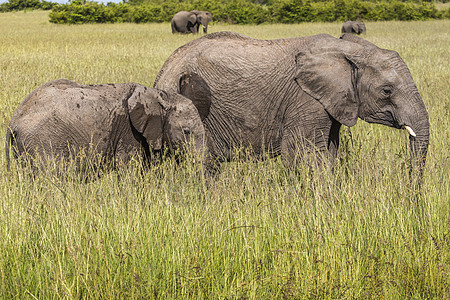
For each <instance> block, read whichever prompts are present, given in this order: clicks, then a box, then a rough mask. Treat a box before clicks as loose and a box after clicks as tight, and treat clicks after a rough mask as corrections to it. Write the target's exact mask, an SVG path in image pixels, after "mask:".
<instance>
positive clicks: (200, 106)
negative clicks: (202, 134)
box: [178, 73, 211, 121]
mask: <svg viewBox="0 0 450 300" xmlns="http://www.w3.org/2000/svg"><path fill="white" fill-rule="evenodd" d="M178 88H179V91H178V92H179V93H180V94H181V95H183V96H185V97H186V98H188V99H190V100H191V101H192V103H194V106H195V107H196V108H197V110H198V113H199V115H200V118H201V120H202V121H203V120H204V119H205V118H206V117H207V116H208V115H209V109H210V107H211V90H210V88H209V86H208V84H207V83H206V81H205V80H204V79H203V78H201V77H200V76H199V75H198V74H196V73H186V74H183V75H182V76H181V77H180V81H179V86H178Z"/></svg>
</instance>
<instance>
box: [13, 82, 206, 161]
mask: <svg viewBox="0 0 450 300" xmlns="http://www.w3.org/2000/svg"><path fill="white" fill-rule="evenodd" d="M191 138H192V139H193V140H194V141H195V145H197V146H198V148H199V149H200V147H202V145H203V138H204V128H203V125H202V121H201V119H200V115H199V113H198V111H197V109H196V107H195V106H194V104H193V103H192V101H191V100H189V99H188V98H186V97H184V96H182V95H180V94H177V93H166V92H164V91H162V90H159V89H153V88H148V87H145V86H142V85H139V84H136V83H123V84H102V85H81V84H78V83H76V82H73V81H70V80H65V79H61V80H55V81H51V82H48V83H46V84H44V85H42V86H41V87H39V88H37V89H36V90H35V91H33V92H32V93H31V94H30V95H29V96H28V97H27V98H26V99H25V100H24V101H23V102H22V104H21V105H20V106H19V108H18V109H17V111H16V113H15V114H14V116H13V118H12V120H11V122H10V123H9V127H8V129H7V132H6V157H7V163H8V169H9V167H10V162H9V149H10V146H11V147H12V150H13V152H14V157H15V158H16V159H19V157H23V156H22V155H23V154H25V153H26V154H27V157H28V158H31V160H32V161H33V160H34V159H36V158H39V161H40V162H45V161H47V160H48V159H54V158H60V159H64V160H70V159H71V158H75V157H76V156H77V154H79V153H80V152H81V151H85V152H86V154H89V155H92V154H93V155H94V156H92V157H91V156H89V158H91V159H94V158H95V159H99V161H100V162H110V163H112V164H113V166H117V165H118V164H120V163H127V162H128V161H129V160H130V158H131V157H133V156H138V157H140V158H143V159H144V161H145V160H148V159H149V157H150V151H152V150H160V149H161V148H162V147H163V145H164V144H168V145H169V146H170V147H172V146H174V147H176V146H177V145H179V144H180V143H183V142H185V141H186V140H189V141H190V140H191ZM95 162H96V161H94V163H95ZM90 163H92V162H90Z"/></svg>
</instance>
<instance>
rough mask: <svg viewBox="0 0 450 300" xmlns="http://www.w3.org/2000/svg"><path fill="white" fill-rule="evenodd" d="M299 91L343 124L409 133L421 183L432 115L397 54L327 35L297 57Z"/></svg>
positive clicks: (350, 37)
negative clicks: (373, 125)
mask: <svg viewBox="0 0 450 300" xmlns="http://www.w3.org/2000/svg"><path fill="white" fill-rule="evenodd" d="M296 63H297V67H298V69H299V75H298V76H297V78H296V81H297V83H298V84H299V85H300V87H301V88H302V89H303V90H304V91H305V92H306V93H307V94H309V95H310V96H312V97H313V98H315V99H317V100H318V101H319V102H320V103H322V105H323V106H324V108H325V109H326V111H327V112H328V113H329V114H330V115H331V116H332V117H333V118H334V119H335V120H337V121H338V122H340V123H342V124H344V125H347V126H353V125H355V123H356V121H357V118H358V117H359V118H361V119H362V120H365V121H367V122H369V123H378V124H384V125H387V126H391V127H394V128H398V129H406V130H407V131H408V132H409V134H410V145H411V157H412V162H413V164H414V165H413V166H414V167H417V168H418V170H417V171H418V174H419V178H421V175H422V172H423V167H424V164H425V159H426V155H427V149H428V142H429V121H428V113H427V110H426V108H425V105H424V103H423V101H422V98H421V96H420V94H419V92H418V90H417V87H416V85H415V84H414V81H413V78H412V76H411V73H410V72H409V70H408V67H407V66H406V64H405V62H404V61H403V60H402V59H401V58H400V56H399V55H398V53H397V52H394V51H390V50H384V49H380V48H378V47H377V46H375V45H374V44H372V43H370V42H368V41H366V40H364V39H361V38H359V37H356V36H354V35H351V34H344V35H342V36H341V39H335V38H333V37H331V36H327V35H324V36H323V38H322V39H320V41H319V42H316V43H315V44H314V45H313V46H312V47H311V48H309V49H308V50H306V51H302V52H301V53H299V54H298V55H297V57H296Z"/></svg>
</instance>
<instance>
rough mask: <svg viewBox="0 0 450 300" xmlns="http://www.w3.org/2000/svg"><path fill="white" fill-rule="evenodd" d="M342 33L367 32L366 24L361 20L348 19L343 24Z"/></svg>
mask: <svg viewBox="0 0 450 300" xmlns="http://www.w3.org/2000/svg"><path fill="white" fill-rule="evenodd" d="M341 32H342V33H356V34H361V33H366V25H365V24H364V23H362V22H360V21H347V22H345V23H344V24H343V25H342V29H341Z"/></svg>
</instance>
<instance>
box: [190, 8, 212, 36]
mask: <svg viewBox="0 0 450 300" xmlns="http://www.w3.org/2000/svg"><path fill="white" fill-rule="evenodd" d="M191 12H192V13H194V14H195V15H196V16H197V24H199V25H202V27H203V33H208V24H209V22H211V21H212V14H211V13H210V12H209V11H198V10H193V11H191Z"/></svg>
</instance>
